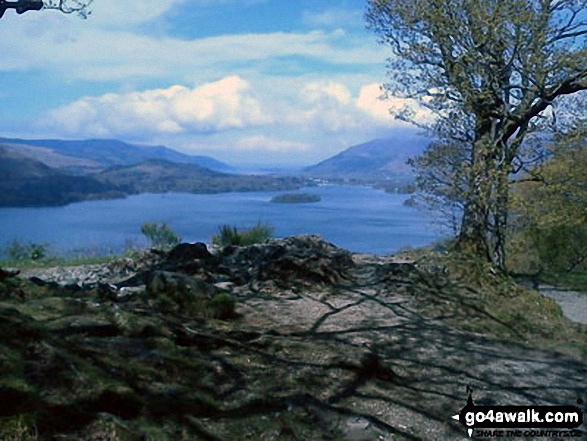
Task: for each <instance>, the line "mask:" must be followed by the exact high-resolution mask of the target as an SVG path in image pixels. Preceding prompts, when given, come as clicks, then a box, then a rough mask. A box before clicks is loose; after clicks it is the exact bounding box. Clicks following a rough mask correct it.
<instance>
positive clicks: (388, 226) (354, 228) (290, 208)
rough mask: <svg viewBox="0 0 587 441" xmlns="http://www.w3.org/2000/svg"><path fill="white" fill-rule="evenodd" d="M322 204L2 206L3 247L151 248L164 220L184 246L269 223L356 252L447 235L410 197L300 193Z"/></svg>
mask: <svg viewBox="0 0 587 441" xmlns="http://www.w3.org/2000/svg"><path fill="white" fill-rule="evenodd" d="M302 191H305V192H309V193H313V194H318V195H320V196H321V198H322V200H321V201H320V202H317V203H308V204H277V203H271V202H269V200H270V199H271V197H272V196H275V195H276V194H281V193H282V192H259V193H223V194H214V195H192V194H179V193H167V194H163V195H162V194H143V195H138V196H131V197H128V198H126V199H116V200H107V201H91V202H81V203H76V204H71V205H68V206H65V207H51V208H2V209H0V231H1V233H0V234H1V236H0V248H2V249H3V248H4V247H5V246H6V244H7V243H9V242H10V241H11V240H13V239H15V238H16V239H19V240H22V241H25V242H40V243H49V244H50V245H51V246H52V247H53V248H54V249H58V250H61V251H70V250H75V249H107V248H111V249H114V250H116V249H120V248H122V247H123V246H124V245H125V243H129V242H133V243H136V244H139V245H146V244H147V241H146V240H145V238H144V237H143V236H142V234H141V233H140V227H141V225H142V224H143V223H144V222H165V223H167V224H168V225H169V226H170V227H171V228H172V229H173V230H174V231H176V232H177V233H178V234H180V235H181V236H182V237H183V239H184V240H186V241H190V242H193V241H200V242H206V243H209V242H210V238H211V237H212V235H213V234H215V233H216V232H217V230H218V226H219V225H220V224H224V223H228V224H231V225H235V226H237V227H239V228H246V227H250V226H253V225H254V224H256V223H257V222H259V221H261V222H268V223H270V224H271V225H273V226H274V227H275V235H276V236H277V237H285V236H290V235H295V234H319V235H321V236H323V237H324V238H325V239H326V240H328V241H330V242H332V243H334V244H335V245H337V246H339V247H342V248H346V249H348V250H350V251H354V252H365V253H374V254H388V253H392V252H395V251H397V250H398V249H400V248H402V247H407V246H411V247H419V246H422V245H427V244H430V243H432V242H434V241H435V240H437V239H439V238H440V237H441V236H442V233H441V232H440V230H439V229H438V227H436V226H435V225H434V224H433V222H432V219H431V218H430V215H429V214H428V213H427V212H425V211H423V210H417V209H414V208H409V207H406V206H404V205H403V202H404V201H405V200H406V198H407V196H406V195H394V194H387V193H385V192H383V191H380V190H374V189H372V188H368V187H356V186H324V187H318V188H310V189H305V190H302Z"/></svg>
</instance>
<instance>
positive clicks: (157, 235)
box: [141, 222, 181, 249]
mask: <svg viewBox="0 0 587 441" xmlns="http://www.w3.org/2000/svg"><path fill="white" fill-rule="evenodd" d="M141 233H143V234H144V235H145V237H147V239H149V240H150V241H151V246H152V247H153V248H156V249H167V248H172V247H174V246H176V245H178V244H179V243H180V242H181V237H180V236H178V235H177V234H176V233H175V232H174V231H173V230H172V229H171V228H169V226H167V224H165V223H162V224H155V223H152V222H147V223H144V224H143V225H142V226H141Z"/></svg>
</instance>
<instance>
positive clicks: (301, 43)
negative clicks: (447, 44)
mask: <svg viewBox="0 0 587 441" xmlns="http://www.w3.org/2000/svg"><path fill="white" fill-rule="evenodd" d="M365 8H366V1H363V0H336V1H335V0H296V1H285V0H125V1H121V0H94V3H93V6H92V14H91V15H90V17H89V18H88V19H86V20H84V19H81V18H79V17H77V16H74V15H66V14H62V13H60V12H57V11H39V12H36V11H30V12H27V13H25V14H23V15H17V14H16V13H15V12H14V11H13V10H9V11H7V12H6V14H5V15H4V18H2V19H1V20H0V41H2V49H1V50H0V136H4V137H22V138H31V139H34V138H48V137H50V138H60V139H87V138H116V139H120V140H123V141H127V142H132V143H139V144H149V145H165V146H167V147H171V148H174V149H176V150H179V151H182V152H185V153H189V154H205V155H210V156H213V157H215V158H217V159H220V160H222V161H225V162H228V163H230V164H233V165H250V166H253V165H255V166H275V165H283V166H300V165H309V164H313V163H316V162H318V161H320V160H323V159H325V158H328V157H330V156H332V155H334V154H336V153H338V152H340V151H342V150H344V149H346V148H348V147H350V146H352V145H355V144H359V143H362V142H367V141H369V140H371V139H374V138H378V137H386V136H394V137H396V138H397V137H400V138H401V136H402V134H404V133H408V132H411V131H413V130H414V128H413V127H411V126H408V125H407V124H406V123H403V122H400V121H399V120H397V119H395V118H394V117H393V116H392V115H391V114H390V111H389V109H390V108H391V109H395V110H399V109H401V108H402V107H404V106H405V105H410V103H409V102H406V101H405V100H401V99H397V98H392V97H387V98H386V99H382V92H381V88H380V86H381V84H382V83H384V82H385V81H386V60H387V58H388V57H389V56H390V55H391V54H390V50H389V48H386V47H384V46H382V45H379V44H378V42H377V37H376V36H375V35H374V34H373V33H372V32H371V31H369V30H367V29H366V27H365V20H364V13H365Z"/></svg>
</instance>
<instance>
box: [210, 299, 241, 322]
mask: <svg viewBox="0 0 587 441" xmlns="http://www.w3.org/2000/svg"><path fill="white" fill-rule="evenodd" d="M208 306H209V308H210V310H211V312H212V317H214V318H217V319H221V320H226V319H231V318H234V310H235V306H236V299H235V298H234V296H232V295H230V294H226V293H222V294H217V295H216V296H214V297H213V298H212V300H210V303H209V304H208Z"/></svg>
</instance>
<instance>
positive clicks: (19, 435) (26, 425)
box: [0, 414, 39, 441]
mask: <svg viewBox="0 0 587 441" xmlns="http://www.w3.org/2000/svg"><path fill="white" fill-rule="evenodd" d="M0 439H1V440H2V441H37V440H38V439H39V437H38V434H37V428H36V421H35V417H34V414H22V415H16V416H11V417H7V418H0Z"/></svg>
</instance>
